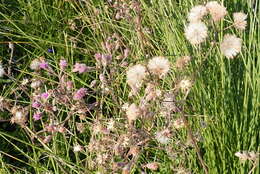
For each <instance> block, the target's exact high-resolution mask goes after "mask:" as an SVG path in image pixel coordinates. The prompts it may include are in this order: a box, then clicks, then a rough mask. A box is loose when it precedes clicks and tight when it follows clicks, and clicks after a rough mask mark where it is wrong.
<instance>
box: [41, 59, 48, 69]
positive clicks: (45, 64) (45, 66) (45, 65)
mask: <svg viewBox="0 0 260 174" xmlns="http://www.w3.org/2000/svg"><path fill="white" fill-rule="evenodd" d="M39 67H40V69H48V68H49V64H48V62H46V61H45V60H42V61H41V62H40V64H39Z"/></svg>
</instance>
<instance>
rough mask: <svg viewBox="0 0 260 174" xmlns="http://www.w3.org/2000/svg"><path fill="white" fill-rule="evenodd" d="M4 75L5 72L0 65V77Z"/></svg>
mask: <svg viewBox="0 0 260 174" xmlns="http://www.w3.org/2000/svg"><path fill="white" fill-rule="evenodd" d="M4 74H5V70H4V68H3V66H2V64H1V63H0V77H3V76H4Z"/></svg>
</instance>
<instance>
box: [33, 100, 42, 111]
mask: <svg viewBox="0 0 260 174" xmlns="http://www.w3.org/2000/svg"><path fill="white" fill-rule="evenodd" d="M32 107H33V108H36V109H37V108H39V107H41V103H39V102H37V101H35V102H33V103H32Z"/></svg>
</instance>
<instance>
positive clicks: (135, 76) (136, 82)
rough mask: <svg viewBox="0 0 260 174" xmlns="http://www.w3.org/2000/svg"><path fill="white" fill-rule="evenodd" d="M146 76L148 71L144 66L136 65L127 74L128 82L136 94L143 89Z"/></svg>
mask: <svg viewBox="0 0 260 174" xmlns="http://www.w3.org/2000/svg"><path fill="white" fill-rule="evenodd" d="M145 76H146V69H145V67H144V66H143V65H140V64H138V65H134V66H132V67H130V68H129V69H128V71H127V72H126V82H127V83H128V85H129V86H130V87H131V88H132V91H134V92H135V93H136V92H137V91H138V90H139V89H140V88H141V86H142V83H143V80H144V78H145Z"/></svg>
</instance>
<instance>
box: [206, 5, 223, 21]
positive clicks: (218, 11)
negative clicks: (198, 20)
mask: <svg viewBox="0 0 260 174" xmlns="http://www.w3.org/2000/svg"><path fill="white" fill-rule="evenodd" d="M206 8H207V10H208V11H209V13H210V15H211V16H212V19H213V21H214V22H217V21H220V20H221V19H223V18H224V17H225V16H226V14H227V10H226V8H225V7H224V6H223V5H221V4H219V3H218V2H217V1H210V2H208V3H207V4H206Z"/></svg>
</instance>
